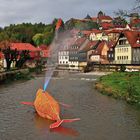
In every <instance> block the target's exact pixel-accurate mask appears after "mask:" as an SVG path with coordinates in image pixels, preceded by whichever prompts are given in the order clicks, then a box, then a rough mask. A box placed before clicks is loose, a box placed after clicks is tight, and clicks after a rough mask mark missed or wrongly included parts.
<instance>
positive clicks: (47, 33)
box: [0, 19, 57, 46]
mask: <svg viewBox="0 0 140 140" xmlns="http://www.w3.org/2000/svg"><path fill="white" fill-rule="evenodd" d="M56 22H57V19H55V20H54V21H53V22H52V23H51V24H43V23H35V24H32V23H22V24H17V25H14V24H11V25H10V26H7V27H4V28H0V42H1V41H4V40H8V41H11V42H23V43H31V44H34V45H36V46H38V45H40V44H46V45H49V44H50V43H51V41H52V39H53V37H54V32H55V26H56Z"/></svg>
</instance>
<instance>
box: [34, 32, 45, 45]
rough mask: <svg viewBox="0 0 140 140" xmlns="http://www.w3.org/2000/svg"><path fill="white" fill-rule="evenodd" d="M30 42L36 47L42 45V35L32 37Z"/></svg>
mask: <svg viewBox="0 0 140 140" xmlns="http://www.w3.org/2000/svg"><path fill="white" fill-rule="evenodd" d="M32 40H33V42H34V44H35V45H36V46H39V45H41V44H43V34H40V33H39V34H36V35H34V36H33V38H32Z"/></svg>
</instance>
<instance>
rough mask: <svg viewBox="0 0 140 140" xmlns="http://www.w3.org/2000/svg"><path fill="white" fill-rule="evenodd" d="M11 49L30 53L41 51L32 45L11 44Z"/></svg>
mask: <svg viewBox="0 0 140 140" xmlns="http://www.w3.org/2000/svg"><path fill="white" fill-rule="evenodd" d="M10 47H11V49H13V50H14V49H17V50H18V51H23V50H29V51H33V52H36V51H40V49H39V48H35V47H34V46H33V45H31V44H30V43H11V46H10Z"/></svg>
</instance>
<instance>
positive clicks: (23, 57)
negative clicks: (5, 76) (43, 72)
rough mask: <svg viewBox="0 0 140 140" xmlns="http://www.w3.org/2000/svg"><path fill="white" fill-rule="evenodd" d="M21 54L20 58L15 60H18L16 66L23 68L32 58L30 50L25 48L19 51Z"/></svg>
mask: <svg viewBox="0 0 140 140" xmlns="http://www.w3.org/2000/svg"><path fill="white" fill-rule="evenodd" d="M18 54H19V55H18V56H20V57H19V58H18V59H17V58H16V59H15V61H16V65H15V66H16V67H17V68H22V66H23V64H24V63H25V62H26V61H27V60H29V59H30V54H29V51H28V50H23V51H21V52H19V53H18Z"/></svg>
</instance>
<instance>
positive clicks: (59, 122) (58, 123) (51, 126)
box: [50, 118, 80, 129]
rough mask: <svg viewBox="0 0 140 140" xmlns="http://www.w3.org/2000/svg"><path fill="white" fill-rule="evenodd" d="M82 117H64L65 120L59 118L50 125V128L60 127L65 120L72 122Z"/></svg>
mask: <svg viewBox="0 0 140 140" xmlns="http://www.w3.org/2000/svg"><path fill="white" fill-rule="evenodd" d="M79 120H80V118H75V119H63V120H58V121H57V122H55V123H53V124H51V125H50V128H51V129H53V128H57V127H59V126H60V125H61V124H62V123H63V122H64V123H70V122H74V121H79Z"/></svg>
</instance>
